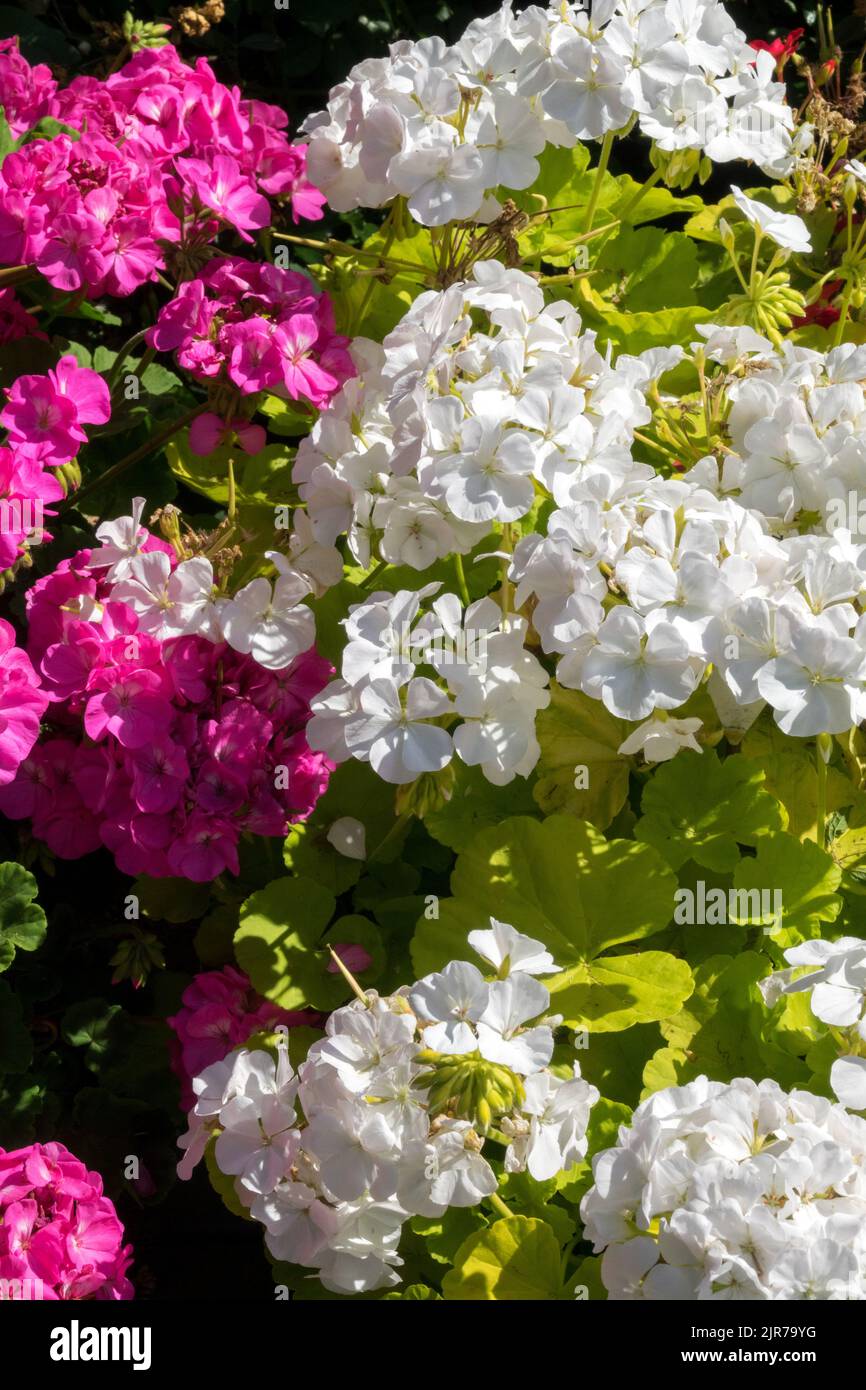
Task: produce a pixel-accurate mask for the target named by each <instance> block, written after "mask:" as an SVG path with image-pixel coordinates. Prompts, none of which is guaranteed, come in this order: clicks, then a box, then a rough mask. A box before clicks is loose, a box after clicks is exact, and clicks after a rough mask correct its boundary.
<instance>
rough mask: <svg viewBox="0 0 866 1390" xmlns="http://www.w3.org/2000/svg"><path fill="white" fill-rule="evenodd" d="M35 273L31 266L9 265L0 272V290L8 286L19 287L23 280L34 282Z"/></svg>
mask: <svg viewBox="0 0 866 1390" xmlns="http://www.w3.org/2000/svg"><path fill="white" fill-rule="evenodd" d="M35 278H36V271H35V270H34V268H33V266H32V265H10V266H4V268H3V269H2V270H0V289H8V288H9V286H10V285H20V284H21V283H22V281H24V280H34V279H35Z"/></svg>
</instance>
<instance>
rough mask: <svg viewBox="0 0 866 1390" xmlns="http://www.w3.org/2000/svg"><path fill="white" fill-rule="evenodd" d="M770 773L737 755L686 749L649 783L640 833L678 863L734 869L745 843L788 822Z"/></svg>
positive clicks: (722, 870)
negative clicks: (768, 785) (769, 786)
mask: <svg viewBox="0 0 866 1390" xmlns="http://www.w3.org/2000/svg"><path fill="white" fill-rule="evenodd" d="M763 783H764V773H763V771H762V769H761V768H760V767H757V766H756V765H755V764H754V762H753V760H751V759H748V758H742V757H739V756H737V755H734V756H732V757H729V758H726V759H725V760H724V762H720V761H719V759H718V757H717V756H716V754H715V753H714V752H713V751H712V750H711V749H707V750H705V751H704V752H703V753H694V752H691V751H689V750H686V751H685V752H681V753H679V754H678V755H677V757H676V758H673V759H672V760H671V761H670V762H669V763H664V764H663V765H662V766H661V767H660V768H659V769H658V771H657V772H656V773H655V774H654V775H653V777H652V778H651V780H650V781H649V782H648V783H647V786H646V789H645V790H644V794H643V800H642V802H641V806H642V809H643V816H642V817H641V819H640V820H639V821H638V823H637V827H636V829H635V836H636V838H637V839H638V840H640V841H641V842H642V843H643V844H648V845H654V846H655V847H656V849H658V850H659V851H660V852H661V853H662V854H663V855H664V856H665V858H666V859H667V861H668V863H669V864H670V865H671V866H672V867H673V868H675V869H678V868H680V866H681V865H682V864H685V862H686V861H687V860H688V859H694V860H695V861H696V862H697V863H698V864H703V865H704V867H705V868H708V869H716V870H717V871H718V872H720V873H725V872H730V870H732V869H733V868H734V866H735V864H736V863H737V862H738V860H739V857H740V852H739V848H738V846H739V845H754V844H757V842H758V839H759V838H760V836H761V835H764V834H766V833H767V832H768V831H771V830H780V829H782V828H783V827H784V825H785V824H786V823H787V818H786V816H785V813H784V811H783V809H782V807H781V806H780V805H779V803H778V802H777V801H776V799H775V798H774V797H772V796H770V794H769V793H768V792H767V791H765V790H764V787H763Z"/></svg>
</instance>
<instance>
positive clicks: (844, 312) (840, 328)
mask: <svg viewBox="0 0 866 1390" xmlns="http://www.w3.org/2000/svg"><path fill="white" fill-rule="evenodd" d="M853 293H854V281H853V280H849V281H848V284H847V285H846V286H845V294H844V295H843V297H842V307H841V309H840V311H839V321H838V323H837V324H836V332H835V334H834V336H833V346H834V347H839V346H840V345H841V342H842V338H843V337H844V334H845V325H846V323H847V322H848V311H849V309H850V308H851V296H852V295H853Z"/></svg>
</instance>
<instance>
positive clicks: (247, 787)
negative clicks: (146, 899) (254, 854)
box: [0, 537, 333, 883]
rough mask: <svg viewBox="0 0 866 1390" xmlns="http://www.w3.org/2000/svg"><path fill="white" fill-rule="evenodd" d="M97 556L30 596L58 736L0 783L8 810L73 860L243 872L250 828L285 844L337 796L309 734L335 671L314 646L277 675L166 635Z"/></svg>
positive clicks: (183, 874) (185, 872)
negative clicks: (116, 592) (98, 568)
mask: <svg viewBox="0 0 866 1390" xmlns="http://www.w3.org/2000/svg"><path fill="white" fill-rule="evenodd" d="M157 548H158V549H162V550H164V551H166V552H167V553H170V554H171V555H172V557H173V552H172V551H171V550H170V547H168V546H167V545H166V544H165V543H164V542H162V541H159V540H157V539H156V538H155V537H150V538H149V540H148V541H147V542H146V544H145V545H144V546H143V549H144V550H145V551H147V550H150V549H157ZM90 554H91V552H90V551H89V550H83V551H79V553H78V554H77V555H75V556H73V558H72V559H71V560H65V561H63V562H61V564H60V565H59V566H58V567H57V569H56V570H55V571H54V573H53V574H51V575H48V576H47V577H46V578H44V579H41V580H39V581H38V582H37V583H36V584H34V585H33V587H32V588H31V589H30V590H29V592H28V594H27V609H28V619H29V634H28V651H29V654H30V657H31V659H32V661H33V664H34V666H35V667H36V669H37V671H38V672H39V675H40V676H41V680H42V684H43V687H44V690H45V692H46V693H47V695H48V698H49V699H50V701H51V706H50V709H49V712H48V719H47V723H48V724H49V726H50V730H49V733H48V736H47V737H46V738H45V739H44V740H43V741H42V742H40V743H38V744H37V745H36V747H35V748H34V749H33V750H32V752H31V753H30V756H29V757H27V758H26V759H25V760H24V762H23V763H22V764H21V766H20V768H19V769H18V772H17V775H16V777H15V779H14V781H12V782H10V783H9V785H8V786H6V787H0V812H3V813H4V814H6V815H7V816H10V817H11V818H12V819H13V820H20V819H25V818H31V819H32V821H33V832H34V834H35V835H36V836H37V838H39V839H41V840H43V841H44V842H45V843H46V844H47V845H48V846H49V848H50V849H51V850H53V852H54V853H55V854H57V855H58V856H59V857H60V858H62V859H77V858H80V856H81V855H83V854H87V853H88V852H90V851H91V850H94V849H97V848H98V847H99V846H100V845H104V846H106V847H107V848H108V849H110V850H111V851H112V853H113V854H114V856H115V860H116V863H117V865H118V868H119V869H120V870H121V871H122V872H123V873H128V874H139V873H145V874H148V875H150V876H151V877H153V878H160V877H178V878H188V879H192V880H194V881H196V882H201V883H205V882H209V881H210V880H211V879H214V878H216V877H217V875H218V874H220V873H222V872H223V870H225V869H228V870H230V871H231V872H232V873H235V874H236V873H237V872H238V840H239V838H240V836H241V834H242V833H243V832H249V833H251V834H254V835H284V834H285V833H286V831H287V829H288V826H289V824H290V823H291V822H293V821H298V820H303V819H305V818H306V816H308V815H309V814H310V812H311V811H312V809H313V807H314V806H315V804H316V802H317V800H318V798H319V797H320V796H321V794H322V792H323V791H324V790H325V788H326V787H327V784H328V778H329V776H330V773H331V771H332V769H333V764H332V763H331V762H330V761H329V760H328V759H327V758H326V757H324V756H323V755H321V754H318V753H313V752H311V751H310V749H309V748H308V746H307V742H306V739H305V737H304V732H303V731H304V726H305V725H306V723H307V721H308V719H309V717H310V710H309V704H310V700H311V699H312V698H313V696H314V695H316V694H317V693H318V692H319V691H320V690H321V689H322V687H323V686H324V685H325V683H326V682H327V680H328V678H329V675H330V674H331V668H330V666H329V665H328V663H327V662H326V661H324V660H323V659H322V658H321V657H319V656H318V655H317V653H316V652H315V650H312V649H311V650H310V651H308V652H304V653H303V654H302V655H301V656H299V657H298V658H297V659H296V660H295V661H294V662H293V663H292V664H291V665H290V666H287V667H286V668H285V669H284V670H280V671H268V670H265V669H264V668H263V667H262V666H260V665H259V664H258V662H256V661H255V660H254V659H253V658H252V657H250V656H245V655H241V654H240V653H238V652H236V651H233V650H232V648H230V647H229V646H228V645H227V644H226V643H224V642H212V641H209V640H208V639H207V638H204V637H200V636H183V637H177V638H172V639H171V640H168V641H165V642H162V641H159V640H158V639H157V638H155V637H152V636H150V635H148V634H147V633H143V632H140V631H139V630H138V619H137V618H136V616H135V614H134V613H133V612H132V610H131V609H130V608H128V607H127V606H126V605H125V604H123V603H119V602H115V601H112V600H111V598H110V592H111V585H109V584H107V583H106V581H105V580H104V579H100V578H96V577H95V575H94V572H93V570H91V569H89V568H88V565H87V561H88V559H89V558H90Z"/></svg>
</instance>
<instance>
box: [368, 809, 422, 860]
mask: <svg viewBox="0 0 866 1390" xmlns="http://www.w3.org/2000/svg"><path fill="white" fill-rule="evenodd" d="M411 819H412V812H411V811H403V812H401V814H400V815H399V816H398V817H397V819H396V820H395V822H394V824H393V825H392V826H391V829H390V830H389V831H388V834H387V835H386V836H385V837H384V839H382V840H380V841H379V843H378V845H377V846H376V848H375V849H374V850H373V852H372V854H368V855H367V863H368V864H372V863H373V862H374V860H376V859H380V858H381V855H382V851H383V850H384V849H388V848H389V847H390V846H391V845H393V843H394V841H395V840H397V839H398V838H399V836H400V835H402V833H403V830H404V829H405V827H406V826H407V825H408V824H409V822H410V820H411Z"/></svg>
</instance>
